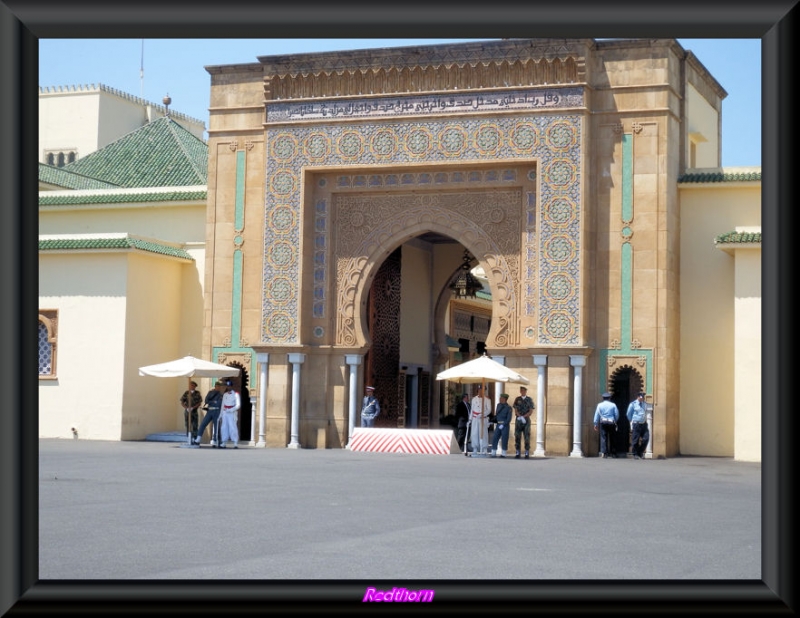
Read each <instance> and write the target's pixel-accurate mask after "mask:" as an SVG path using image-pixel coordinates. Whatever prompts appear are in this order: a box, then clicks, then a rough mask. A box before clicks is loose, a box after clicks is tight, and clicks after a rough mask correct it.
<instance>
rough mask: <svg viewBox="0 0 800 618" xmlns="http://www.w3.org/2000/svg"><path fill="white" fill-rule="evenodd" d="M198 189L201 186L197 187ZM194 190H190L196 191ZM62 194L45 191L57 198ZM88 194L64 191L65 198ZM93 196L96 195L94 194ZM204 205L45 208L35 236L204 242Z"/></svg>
mask: <svg viewBox="0 0 800 618" xmlns="http://www.w3.org/2000/svg"><path fill="white" fill-rule="evenodd" d="M199 188H202V187H199ZM197 189H198V187H192V190H197ZM61 193H63V192H56V191H53V192H48V194H47V195H48V196H50V195H59V194H61ZM78 193H92V192H91V191H81V192H77V191H73V192H67V194H68V195H74V194H78ZM95 193H96V192H95ZM205 216H206V204H205V202H204V201H203V202H185V203H184V202H179V203H171V204H169V205H163V204H159V203H158V202H150V203H148V204H146V205H145V204H132V205H126V206H121V205H119V204H116V205H113V206H108V205H106V206H103V205H98V206H96V207H94V206H93V207H92V208H86V207H82V208H80V209H79V208H74V207H64V206H46V207H42V208H39V234H108V233H112V232H114V233H117V232H118V233H128V234H133V235H137V236H145V237H147V238H157V239H159V240H165V241H168V242H179V243H183V242H187V241H188V242H205Z"/></svg>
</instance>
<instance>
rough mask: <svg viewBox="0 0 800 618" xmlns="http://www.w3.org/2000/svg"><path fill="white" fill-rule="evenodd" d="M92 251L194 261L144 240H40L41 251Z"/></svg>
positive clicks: (186, 254) (185, 255) (191, 258)
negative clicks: (120, 251) (132, 252)
mask: <svg viewBox="0 0 800 618" xmlns="http://www.w3.org/2000/svg"><path fill="white" fill-rule="evenodd" d="M90 249H138V250H140V251H147V252H149V253H158V254H159V255H168V256H170V257H177V258H183V259H186V260H192V261H194V258H193V257H192V256H191V255H189V253H187V252H186V251H185V250H183V249H178V248H176V247H172V246H170V245H164V244H161V243H158V242H154V241H151V240H144V239H142V238H132V237H130V236H126V237H123V238H49V239H40V240H39V251H86V250H90Z"/></svg>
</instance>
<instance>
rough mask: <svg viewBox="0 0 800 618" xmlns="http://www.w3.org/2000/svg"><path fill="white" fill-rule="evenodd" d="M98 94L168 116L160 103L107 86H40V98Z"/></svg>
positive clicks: (177, 114)
mask: <svg viewBox="0 0 800 618" xmlns="http://www.w3.org/2000/svg"><path fill="white" fill-rule="evenodd" d="M97 92H107V93H109V94H113V95H114V96H116V97H119V98H120V99H124V100H126V101H130V102H131V103H135V104H136V105H141V106H142V107H152V108H153V109H155V110H156V111H158V112H159V113H161V114H164V115H165V116H166V115H167V111H168V110H167V108H166V107H165V106H164V105H162V104H160V103H153V102H152V101H147V100H146V99H142V98H141V97H137V96H135V95H132V94H129V93H127V92H123V91H122V90H117V89H116V88H112V87H111V86H106V85H105V84H77V85H76V84H72V85H68V86H39V96H42V95H48V94H53V95H55V94H69V93H83V94H92V93H97ZM169 115H170V116H171V117H172V118H180V119H182V120H186V121H188V122H194V123H198V124H201V125H203V126H205V121H203V120H200V119H199V118H192V117H191V116H187V115H186V114H182V113H180V112H176V111H175V110H172V109H171V110H169Z"/></svg>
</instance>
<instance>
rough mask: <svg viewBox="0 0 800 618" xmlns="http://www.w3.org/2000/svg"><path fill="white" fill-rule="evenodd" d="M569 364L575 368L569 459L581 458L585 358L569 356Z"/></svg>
mask: <svg viewBox="0 0 800 618" xmlns="http://www.w3.org/2000/svg"><path fill="white" fill-rule="evenodd" d="M569 364H570V365H572V366H573V367H574V368H575V374H574V376H573V400H574V404H573V411H572V452H571V453H570V454H569V456H570V457H583V451H582V447H581V431H582V430H583V415H582V414H581V410H582V409H583V388H582V386H581V382H582V379H583V368H584V367H585V366H586V357H585V356H578V355H574V356H573V355H572V354H570V356H569Z"/></svg>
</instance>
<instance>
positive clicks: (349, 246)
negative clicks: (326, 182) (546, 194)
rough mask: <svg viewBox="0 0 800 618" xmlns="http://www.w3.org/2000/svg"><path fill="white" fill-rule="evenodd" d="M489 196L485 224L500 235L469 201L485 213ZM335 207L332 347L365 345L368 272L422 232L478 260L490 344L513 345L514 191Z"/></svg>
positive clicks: (356, 198) (517, 205) (348, 202)
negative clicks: (486, 288) (486, 289)
mask: <svg viewBox="0 0 800 618" xmlns="http://www.w3.org/2000/svg"><path fill="white" fill-rule="evenodd" d="M488 196H490V197H491V199H492V205H491V207H490V211H491V215H490V217H491V222H493V224H494V226H495V227H502V228H503V229H502V234H497V233H491V232H498V231H501V230H497V229H492V223H489V224H487V223H485V222H484V221H483V220H481V219H480V217H478V216H477V215H478V213H479V212H480V209H478V208H475V204H476V203H477V202H478V201H480V203H482V204H484V207H483V211H484V212H485V211H486V206H485V203H486V198H487V197H488ZM465 202H467V203H465ZM336 208H337V216H336V221H337V224H336V226H337V241H336V255H335V260H336V264H337V275H336V292H335V298H336V343H337V344H338V345H342V346H347V347H362V346H364V345H366V344H367V343H368V336H367V330H366V322H365V318H366V316H365V308H366V299H367V293H368V291H369V285H370V283H371V281H372V279H373V277H374V275H375V272H376V271H377V269H378V268H379V266H380V264H381V263H382V261H383V260H384V259H385V257H386V256H387V255H388V254H389V253H391V251H393V250H394V249H395V248H396V247H398V246H400V245H401V244H402V243H404V242H405V241H407V240H410V239H411V238H414V237H416V236H419V235H420V234H423V233H425V232H437V233H440V234H445V235H447V236H450V237H452V238H455V239H457V240H458V241H459V242H460V243H461V244H463V245H464V246H465V247H466V248H467V249H468V250H469V251H470V253H471V254H472V255H473V256H475V258H476V259H477V260H478V261H479V262H480V264H481V265H482V266H483V268H484V271H485V272H486V275H487V278H488V279H489V285H490V287H491V290H492V298H493V315H494V319H493V320H492V331H493V333H494V345H495V346H498V347H505V346H509V345H514V344H515V343H516V341H517V330H518V328H517V323H518V316H517V313H518V292H517V290H518V287H519V251H520V248H519V241H518V240H517V242H516V245H515V243H514V240H513V239H519V238H520V233H519V232H518V230H519V225H520V223H519V221H520V215H519V213H520V209H521V193H520V191H518V190H513V189H512V190H502V191H489V192H482V193H475V194H435V193H434V194H425V195H418V194H413V195H391V196H385V195H384V196H372V195H366V196H365V195H343V196H339V197H338V199H337V203H336ZM464 213H467V214H464ZM469 215H472V216H469ZM478 220H480V221H481V223H480V224H479V223H478ZM487 228H488V231H487ZM508 228H512V229H508ZM513 229H516V230H517V232H516V233H515V232H514V231H513ZM496 239H501V242H497V240H496Z"/></svg>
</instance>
